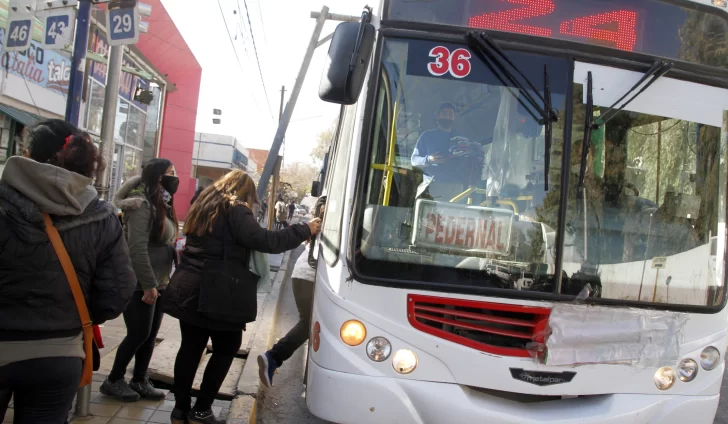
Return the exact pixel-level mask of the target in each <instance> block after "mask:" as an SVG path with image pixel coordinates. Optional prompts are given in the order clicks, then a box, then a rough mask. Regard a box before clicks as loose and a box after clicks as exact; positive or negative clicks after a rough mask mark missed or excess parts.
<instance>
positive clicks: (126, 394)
mask: <svg viewBox="0 0 728 424" xmlns="http://www.w3.org/2000/svg"><path fill="white" fill-rule="evenodd" d="M99 391H101V394H103V395H106V396H111V397H113V398H116V399H119V400H120V401H122V402H136V401H138V400H139V397H140V396H139V393H137V392H135V391H134V390H132V389H131V387H129V385H128V384H126V381H125V380H124V379H123V378H122V379H121V380H117V381H114V382H113V383H112V382H111V381H109V378H108V377H107V378H106V380H104V383H103V384H102V385H101V388H100V389H99Z"/></svg>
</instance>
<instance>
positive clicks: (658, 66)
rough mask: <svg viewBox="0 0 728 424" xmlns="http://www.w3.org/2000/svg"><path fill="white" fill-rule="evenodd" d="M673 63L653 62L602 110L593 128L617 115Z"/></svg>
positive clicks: (668, 69)
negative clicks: (617, 98) (605, 109)
mask: <svg viewBox="0 0 728 424" xmlns="http://www.w3.org/2000/svg"><path fill="white" fill-rule="evenodd" d="M674 65H675V64H674V63H672V62H663V61H657V62H655V63H654V64H653V65H652V67H651V68H650V69H648V70H647V72H645V74H644V75H643V76H642V78H640V80H639V81H637V84H635V85H633V86H632V88H630V89H629V90H628V91H627V92H626V93H624V96H622V97H620V98H619V100H617V101H616V102H614V104H613V105H612V106H610V107H609V109H607V111H606V112H604V114H603V115H602V116H600V117H599V119H598V120H597V121H596V122H594V126H595V128H594V129H597V128H599V127H600V126H602V125H604V124H606V123H607V122H609V121H610V120H611V119H612V118H614V117H615V116H617V114H618V113H619V112H621V111H622V110H623V109H624V108H625V107H627V105H628V104H630V103H632V101H633V100H634V99H636V98H637V96H639V95H640V94H642V93H644V92H645V90H647V89H648V88H649V87H650V86H651V85H652V84H654V83H655V82H656V81H657V80H658V79H660V78H661V77H662V76H663V75H665V74H666V73H668V72H669V71H670V69H672V67H673V66H674ZM650 77H652V79H650V80H649V81H647V80H648V79H649V78H650ZM646 81H647V83H646V84H645V82H646ZM642 84H644V86H643V87H642V88H641V89H640V91H638V92H637V93H635V94H634V95H633V96H632V97H630V99H629V100H627V101H626V102H624V104H622V106H620V107H619V108H618V109H614V108H615V107H617V105H618V104H619V103H620V102H621V101H622V100H624V99H625V98H626V97H627V96H629V95H630V94H632V93H633V92H634V91H635V90H637V88H639V86H641V85H642Z"/></svg>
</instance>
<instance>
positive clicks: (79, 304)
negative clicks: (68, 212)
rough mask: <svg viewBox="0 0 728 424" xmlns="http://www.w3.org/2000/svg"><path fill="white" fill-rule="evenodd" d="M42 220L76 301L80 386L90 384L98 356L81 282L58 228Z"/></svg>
mask: <svg viewBox="0 0 728 424" xmlns="http://www.w3.org/2000/svg"><path fill="white" fill-rule="evenodd" d="M43 221H45V230H46V234H48V238H49V239H50V240H51V244H52V245H53V250H55V251H56V255H57V256H58V259H59V260H60V261H61V266H62V267H63V272H64V273H65V274H66V279H67V280H68V285H69V286H70V287H71V293H73V300H74V301H75V302H76V308H77V309H78V316H79V318H80V319H81V327H82V329H83V351H84V353H85V354H86V358H84V360H83V374H81V385H80V387H84V386H87V385H89V384H91V379H92V377H93V369H94V356H97V357H98V349H96V350H94V329H93V325H92V324H91V316H90V315H89V313H88V308H87V307H86V300H85V299H84V297H83V290H81V284H80V283H79V282H78V276H77V275H76V270H75V269H74V268H73V262H71V258H70V257H69V256H68V252H67V251H66V246H64V245H63V240H62V239H61V235H60V234H58V230H57V229H56V227H55V225H53V220H51V217H50V216H49V215H48V214H46V213H44V214H43Z"/></svg>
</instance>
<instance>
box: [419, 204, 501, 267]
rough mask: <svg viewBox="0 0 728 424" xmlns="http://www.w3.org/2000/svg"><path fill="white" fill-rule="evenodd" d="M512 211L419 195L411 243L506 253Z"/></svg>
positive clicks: (448, 249) (423, 246)
mask: <svg viewBox="0 0 728 424" xmlns="http://www.w3.org/2000/svg"><path fill="white" fill-rule="evenodd" d="M512 226H513V211H511V210H509V209H498V208H486V207H481V206H471V205H459V204H455V203H445V202H435V201H432V200H425V199H419V200H417V203H416V205H415V222H414V231H413V232H412V244H413V245H414V246H415V247H417V248H430V249H438V250H446V251H456V252H468V253H490V254H496V255H506V254H508V251H509V249H510V242H511V228H512Z"/></svg>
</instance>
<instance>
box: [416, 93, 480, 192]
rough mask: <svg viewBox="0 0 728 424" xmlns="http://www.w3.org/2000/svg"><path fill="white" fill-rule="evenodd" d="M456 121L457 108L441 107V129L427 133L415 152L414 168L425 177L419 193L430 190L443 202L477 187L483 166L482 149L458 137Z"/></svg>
mask: <svg viewBox="0 0 728 424" xmlns="http://www.w3.org/2000/svg"><path fill="white" fill-rule="evenodd" d="M455 118H456V114H455V106H453V105H452V104H450V103H443V104H442V105H440V108H439V109H438V111H437V128H435V129H432V130H428V131H425V132H423V133H422V135H420V138H419V139H418V140H417V145H416V146H415V149H414V151H413V152H412V166H415V167H418V168H420V169H422V172H423V173H424V174H425V175H424V182H423V184H422V185H421V186H420V189H418V193H421V192H422V191H424V188H425V187H427V188H428V189H429V192H430V195H431V196H432V197H433V199H434V200H437V201H440V202H447V201H450V199H452V198H453V197H455V196H457V195H458V194H460V193H462V192H463V191H464V190H465V188H466V187H467V186H468V185H470V184H473V183H474V182H475V181H473V178H476V177H479V176H480V169H481V166H482V157H483V155H482V147H481V146H480V144H477V143H473V142H470V141H469V140H468V139H467V138H465V137H461V136H459V135H458V133H457V132H456V131H455V130H454V129H453V127H454V126H455Z"/></svg>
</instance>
